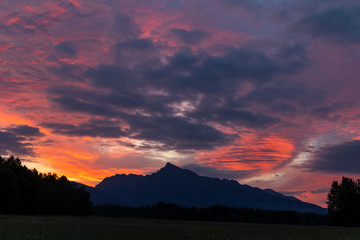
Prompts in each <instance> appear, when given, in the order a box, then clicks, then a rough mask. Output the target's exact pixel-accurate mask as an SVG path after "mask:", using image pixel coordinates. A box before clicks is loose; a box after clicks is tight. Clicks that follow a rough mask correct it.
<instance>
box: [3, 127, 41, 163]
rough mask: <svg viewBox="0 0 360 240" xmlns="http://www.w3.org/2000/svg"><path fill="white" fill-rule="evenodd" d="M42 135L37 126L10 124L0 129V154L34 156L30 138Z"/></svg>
mask: <svg viewBox="0 0 360 240" xmlns="http://www.w3.org/2000/svg"><path fill="white" fill-rule="evenodd" d="M41 136H43V134H42V133H41V132H40V131H39V129H38V128H35V127H31V126H28V125H12V126H11V127H8V128H3V129H2V130H0V155H21V156H34V155H35V153H34V151H33V148H32V147H33V144H32V143H31V140H32V139H34V138H38V137H41Z"/></svg>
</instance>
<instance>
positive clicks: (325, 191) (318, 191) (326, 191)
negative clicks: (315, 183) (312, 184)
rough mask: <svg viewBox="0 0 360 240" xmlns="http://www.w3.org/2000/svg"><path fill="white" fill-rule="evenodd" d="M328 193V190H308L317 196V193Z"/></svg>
mask: <svg viewBox="0 0 360 240" xmlns="http://www.w3.org/2000/svg"><path fill="white" fill-rule="evenodd" d="M329 191H330V188H319V189H316V190H310V193H312V194H319V193H328V192H329Z"/></svg>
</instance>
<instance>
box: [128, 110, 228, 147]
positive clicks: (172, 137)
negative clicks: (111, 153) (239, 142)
mask: <svg viewBox="0 0 360 240" xmlns="http://www.w3.org/2000/svg"><path fill="white" fill-rule="evenodd" d="M127 121H128V123H129V124H130V128H131V129H132V131H133V134H132V136H131V137H132V138H136V139H142V140H148V141H155V142H160V143H163V144H164V145H165V147H167V148H170V149H174V150H176V149H178V150H186V149H193V150H195V149H213V148H215V147H217V146H222V145H224V144H227V143H229V141H230V140H231V136H229V135H227V134H225V133H223V132H221V131H219V130H217V129H215V128H213V127H211V126H208V125H205V124H201V123H196V122H191V121H190V120H189V119H186V118H182V117H170V116H169V117H157V116H155V117H146V116H139V115H132V116H128V118H127Z"/></svg>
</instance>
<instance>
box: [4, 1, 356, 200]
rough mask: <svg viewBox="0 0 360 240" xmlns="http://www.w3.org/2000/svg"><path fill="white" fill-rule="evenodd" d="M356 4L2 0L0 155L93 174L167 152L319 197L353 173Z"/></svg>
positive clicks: (175, 158) (147, 162) (153, 161)
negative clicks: (334, 181) (337, 179)
mask: <svg viewBox="0 0 360 240" xmlns="http://www.w3.org/2000/svg"><path fill="white" fill-rule="evenodd" d="M358 8H359V7H358V3H357V1H352V0H347V1H345V0H334V1H310V0H306V1H305V0H301V1H300V0H299V1H291V2H289V1H284V0H280V1H271V2H269V1H260V0H259V1H248V0H224V1H219V0H210V1H203V0H201V1H197V2H196V3H195V2H193V1H188V0H180V1H173V0H156V1H155V0H154V1H143V0H136V1H115V0H108V1H95V0H86V1H85V0H62V1H58V2H56V3H55V2H54V3H49V2H48V1H45V0H44V1H43V0H38V1H22V0H15V1H3V2H2V3H0V22H1V24H0V50H1V52H2V54H1V56H0V93H1V94H2V96H3V97H2V98H1V99H0V103H1V104H0V107H1V109H0V110H1V111H0V115H1V118H0V119H1V120H0V128H1V130H0V146H1V149H0V150H1V152H0V154H3V155H11V154H14V155H19V156H20V157H23V158H27V159H29V160H31V159H35V158H36V159H37V162H38V165H36V167H38V168H43V169H45V170H47V169H50V170H55V171H58V172H60V174H66V175H69V177H71V178H73V179H76V180H79V181H83V182H84V183H89V184H95V183H96V182H98V181H99V180H101V178H103V177H105V176H108V175H112V174H115V173H119V172H126V173H129V172H134V173H148V172H151V171H153V170H155V169H157V168H159V167H160V166H161V165H162V164H163V163H165V162H166V161H171V162H173V163H175V164H178V165H180V166H188V167H189V168H191V169H193V170H194V171H197V172H198V173H200V174H207V175H210V176H214V177H230V178H234V179H238V180H240V181H244V182H245V183H249V184H251V185H255V186H259V187H263V188H275V189H276V190H279V191H282V192H288V193H290V192H292V193H294V194H295V195H296V193H298V195H296V196H299V197H301V198H302V199H303V200H311V199H313V201H315V202H317V203H320V204H324V201H325V200H324V199H323V200H320V195H321V196H322V197H323V198H324V196H325V195H326V194H325V193H324V192H325V191H323V189H327V187H328V185H329V184H330V183H331V180H332V179H333V178H335V177H337V175H338V174H347V173H348V174H358V170H357V167H356V161H357V160H356V159H357V157H358V156H357V155H356V154H357V153H356V146H357V144H358V143H357V141H359V139H360V133H359V129H358V126H359V121H360V117H359V116H360V110H359V108H358V106H359V95H358V89H359V88H360V82H359V81H358V80H359V78H360V71H359V70H358V66H359V64H360V57H359V56H360V55H359V53H360V46H359V43H360V42H359V39H360V33H359V29H360V28H359V26H360V17H359V16H358V14H357V12H358V10H359V9H358ZM338 159H342V160H338ZM135 166H136V167H135ZM309 170H311V171H310V172H316V173H317V174H320V175H321V174H322V176H323V177H324V179H326V182H325V180H324V181H323V180H319V179H320V178H319V179H318V178H316V177H315V176H312V175H310V172H309ZM305 176H306V177H305ZM315 178H316V179H315ZM307 179H313V181H317V182H318V184H316V186H315V185H314V186H312V185H311V184H308V183H309V182H311V180H307ZM300 180H301V181H302V182H304V184H303V186H298V185H297V183H298V182H299V181H300ZM306 198H309V199H306ZM311 201H312V200H311Z"/></svg>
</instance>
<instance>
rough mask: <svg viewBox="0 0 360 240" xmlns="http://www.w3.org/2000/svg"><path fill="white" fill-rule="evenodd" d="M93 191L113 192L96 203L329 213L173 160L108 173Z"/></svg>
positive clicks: (95, 202) (315, 206) (308, 204)
mask: <svg viewBox="0 0 360 240" xmlns="http://www.w3.org/2000/svg"><path fill="white" fill-rule="evenodd" d="M92 192H93V193H92ZM92 192H90V194H91V195H93V194H94V192H96V194H99V193H106V194H108V195H107V196H112V198H108V199H106V198H101V197H99V195H97V198H100V199H102V201H101V202H97V201H96V198H94V197H92V200H93V203H94V204H95V205H97V204H103V203H104V201H106V200H108V202H107V203H110V204H119V201H121V202H122V204H123V205H127V206H131V207H139V206H146V205H152V204H155V203H157V202H159V201H161V202H167V203H174V204H178V205H182V206H186V207H209V206H212V205H216V204H220V205H226V206H231V207H238V208H243V207H247V208H260V209H268V210H294V211H298V212H315V213H322V214H324V213H326V210H325V209H324V208H321V207H319V206H317V205H315V204H310V203H306V202H303V201H300V200H299V199H297V198H294V197H288V196H284V195H283V194H281V193H278V192H276V191H274V190H271V189H265V190H262V189H259V188H256V187H251V186H248V185H242V184H239V183H238V182H237V181H235V180H228V179H218V178H210V177H204V176H199V175H197V174H196V173H194V172H192V171H190V170H187V169H182V168H180V167H177V166H175V165H173V164H171V163H167V164H166V165H165V166H164V167H163V168H161V169H160V170H158V171H157V172H155V173H153V174H151V175H146V176H142V175H134V174H129V175H126V174H121V175H119V174H116V175H114V176H112V177H107V178H105V179H104V180H103V181H102V182H100V183H99V184H98V185H97V186H96V187H95V188H94V190H92ZM112 199H115V200H116V201H115V202H114V201H113V200H112ZM120 199H121V200H120Z"/></svg>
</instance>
